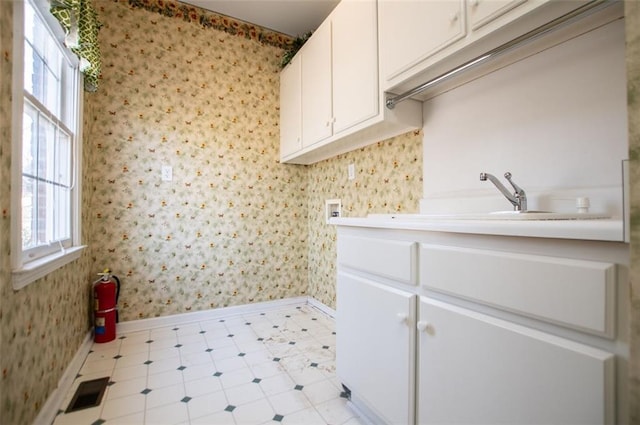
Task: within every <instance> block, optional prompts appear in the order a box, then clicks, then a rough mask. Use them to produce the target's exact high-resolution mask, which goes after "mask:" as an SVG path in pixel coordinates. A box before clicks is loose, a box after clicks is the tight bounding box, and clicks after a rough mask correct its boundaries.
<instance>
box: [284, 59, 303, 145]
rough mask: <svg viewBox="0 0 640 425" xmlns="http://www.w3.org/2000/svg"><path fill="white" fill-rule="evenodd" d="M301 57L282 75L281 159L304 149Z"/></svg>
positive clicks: (291, 63)
mask: <svg viewBox="0 0 640 425" xmlns="http://www.w3.org/2000/svg"><path fill="white" fill-rule="evenodd" d="M301 63H302V60H301V56H300V55H296V56H295V57H294V58H293V60H292V61H291V62H290V63H289V65H287V67H286V68H285V69H283V70H282V72H281V73H280V157H281V158H283V157H285V156H287V155H290V154H292V153H294V152H297V151H299V150H300V149H302V97H301V93H300V87H301V71H302V69H301Z"/></svg>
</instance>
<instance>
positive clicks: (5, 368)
mask: <svg viewBox="0 0 640 425" xmlns="http://www.w3.org/2000/svg"><path fill="white" fill-rule="evenodd" d="M12 9H13V7H12V2H7V1H2V2H0V49H1V52H2V57H1V59H0V61H1V62H0V63H1V66H0V120H1V121H0V122H1V131H0V182H1V184H0V211H2V213H1V216H0V303H1V304H0V322H1V332H0V338H1V339H0V341H1V342H2V344H1V347H0V368H1V370H2V376H1V378H0V379H1V380H0V423H2V424H30V423H32V422H33V420H34V419H35V417H36V415H37V414H38V412H39V410H40V409H41V407H42V406H43V405H44V403H45V402H46V400H47V398H48V397H49V396H50V394H51V393H52V391H53V390H54V389H55V388H56V387H57V385H58V381H59V380H60V378H61V376H62V374H63V373H64V371H65V369H66V367H67V365H68V364H69V362H70V361H71V359H72V358H73V356H74V355H75V354H76V351H77V350H78V348H79V347H80V344H81V343H82V340H83V339H84V337H85V336H86V333H87V330H88V329H89V293H90V292H89V282H90V279H92V275H93V273H92V272H91V270H90V264H89V260H90V255H89V254H88V252H86V253H85V254H83V256H82V257H81V258H80V259H79V260H77V261H75V262H72V263H70V264H68V265H66V266H65V267H63V268H61V269H59V270H57V271H55V272H54V273H51V274H49V275H47V276H46V277H44V278H42V279H40V280H38V281H36V282H33V283H31V284H30V285H28V286H27V287H25V288H23V289H22V290H20V291H14V290H13V288H12V283H11V273H10V270H11V262H10V256H9V255H10V237H9V232H10V225H9V223H10V218H11V215H12V214H14V213H15V212H14V210H13V209H12V208H11V206H10V200H11V197H10V185H9V181H10V168H11V157H10V152H11V131H10V126H11V74H12V72H11V66H12V61H13V58H12V50H11V47H12V28H13V23H12ZM85 208H86V205H85ZM84 230H86V229H84ZM83 239H84V240H87V233H86V232H85V233H84V236H83Z"/></svg>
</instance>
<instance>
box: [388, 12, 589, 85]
mask: <svg viewBox="0 0 640 425" xmlns="http://www.w3.org/2000/svg"><path fill="white" fill-rule="evenodd" d="M587 2H588V1H587V0H567V1H555V0H381V1H380V3H379V35H380V41H379V44H380V67H381V70H382V78H381V85H382V89H383V90H385V91H391V92H393V93H400V92H403V91H405V90H408V89H411V88H413V87H415V86H417V85H419V84H420V83H424V82H425V81H426V80H428V79H431V78H435V77H437V76H439V75H440V74H443V73H444V72H447V71H449V70H451V69H453V68H455V67H456V66H459V65H462V64H463V63H465V62H467V61H469V60H471V59H474V58H476V57H477V56H479V55H481V54H484V53H486V52H488V51H490V50H491V49H494V48H496V47H498V46H500V45H502V44H504V43H506V42H509V41H511V40H513V39H515V38H517V37H519V36H521V35H523V34H525V33H527V32H529V31H531V30H533V29H535V28H537V27H539V26H541V25H544V24H546V23H548V22H550V21H552V20H553V19H555V18H558V17H560V16H562V15H563V14H565V13H567V12H570V11H572V10H574V9H577V8H578V7H580V6H582V5H584V4H585V3H587Z"/></svg>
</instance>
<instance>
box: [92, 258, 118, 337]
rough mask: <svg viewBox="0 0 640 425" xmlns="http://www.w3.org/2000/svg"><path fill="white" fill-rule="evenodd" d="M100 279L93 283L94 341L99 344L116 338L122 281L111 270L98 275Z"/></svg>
mask: <svg viewBox="0 0 640 425" xmlns="http://www.w3.org/2000/svg"><path fill="white" fill-rule="evenodd" d="M98 276H100V279H98V280H96V281H95V282H94V283H93V302H94V313H93V314H94V318H93V323H94V327H93V340H94V341H95V342H97V343H102V342H109V341H113V340H114V339H115V338H116V323H117V322H118V297H119V296H120V279H118V277H117V276H115V275H112V274H111V273H110V271H109V269H105V270H104V272H102V273H98Z"/></svg>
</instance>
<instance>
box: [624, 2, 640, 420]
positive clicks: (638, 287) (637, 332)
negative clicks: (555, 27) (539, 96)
mask: <svg viewBox="0 0 640 425" xmlns="http://www.w3.org/2000/svg"><path fill="white" fill-rule="evenodd" d="M625 31H626V49H627V53H626V56H627V88H628V96H627V102H628V117H629V159H630V167H629V169H630V176H629V180H630V185H631V263H630V264H631V270H630V276H631V294H630V295H631V309H630V310H631V311H630V316H629V320H630V334H629V347H630V349H631V352H630V356H629V401H630V405H629V423H630V424H637V423H640V3H638V2H636V1H626V2H625Z"/></svg>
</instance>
